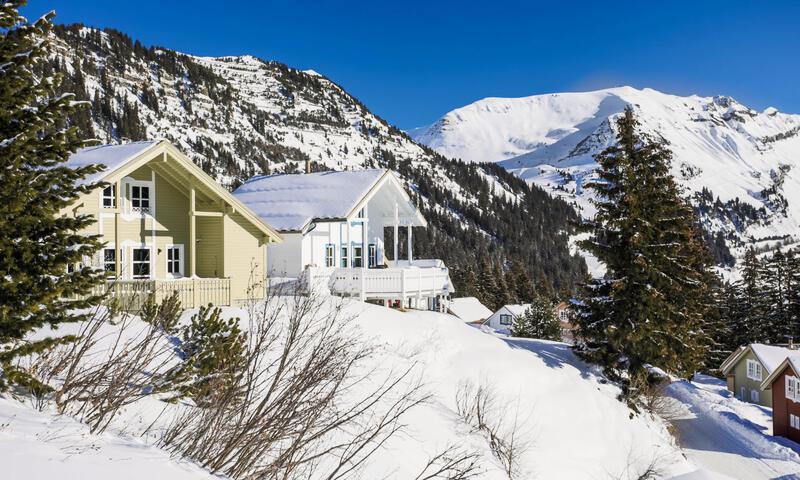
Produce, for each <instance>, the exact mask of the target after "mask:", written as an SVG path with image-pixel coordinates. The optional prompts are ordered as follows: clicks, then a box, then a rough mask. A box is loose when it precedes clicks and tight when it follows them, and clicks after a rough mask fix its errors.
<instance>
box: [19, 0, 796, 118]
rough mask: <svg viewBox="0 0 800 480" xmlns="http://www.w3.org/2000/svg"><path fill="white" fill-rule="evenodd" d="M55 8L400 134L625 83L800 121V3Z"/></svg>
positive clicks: (33, 8)
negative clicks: (312, 80) (310, 93)
mask: <svg viewBox="0 0 800 480" xmlns="http://www.w3.org/2000/svg"><path fill="white" fill-rule="evenodd" d="M101 4H102V7H100V6H99V5H101ZM612 6H613V8H612ZM50 9H55V10H56V12H57V13H58V16H57V21H59V22H61V23H74V22H82V23H85V24H87V25H90V26H97V27H113V28H116V29H118V30H121V31H123V32H126V33H127V34H129V35H130V36H131V37H133V38H136V39H139V40H140V41H142V42H143V43H144V44H146V45H161V46H165V47H169V48H173V49H175V50H179V51H183V52H187V53H192V54H197V55H242V54H251V55H255V56H258V57H261V58H264V59H270V60H278V61H281V62H284V63H286V64H288V65H290V66H293V67H297V68H301V69H309V68H310V69H314V70H316V71H318V72H320V73H322V74H324V75H326V76H328V77H329V78H331V79H332V80H334V81H336V82H337V83H339V84H340V85H342V86H343V87H344V88H345V89H346V90H348V91H349V92H350V93H352V94H353V95H355V96H356V97H358V98H359V99H360V100H361V101H362V102H364V103H365V104H366V105H367V106H368V107H369V108H370V109H371V110H372V111H374V112H375V113H377V114H379V115H381V116H382V117H384V118H385V119H387V120H388V121H390V122H391V123H394V124H396V125H398V126H399V127H401V128H412V127H415V126H420V125H424V124H427V123H431V122H432V121H434V120H435V119H436V118H438V117H439V116H441V115H442V114H444V113H446V112H447V111H449V110H451V109H453V108H456V107H459V106H462V105H466V104H468V103H470V102H473V101H475V100H478V99H480V98H483V97H487V96H504V97H505V96H508V97H516V96H526V95H535V94H539V93H550V92H559V91H580V90H590V89H597V88H604V87H611V86H619V85H633V86H635V87H652V88H656V89H659V90H662V91H665V92H669V93H675V94H682V95H683V94H691V93H697V94H701V95H715V94H725V95H730V96H733V97H734V98H736V99H737V100H739V101H741V102H742V103H745V104H747V105H749V106H751V107H753V108H756V109H759V110H760V109H763V108H765V107H767V106H775V107H776V108H778V109H779V110H782V111H787V112H792V113H800V86H799V85H800V83H798V80H800V54H799V53H798V52H800V27H798V25H800V2H797V1H777V0H776V1H770V2H756V1H752V2H745V1H742V2H739V1H735V0H729V1H724V2H723V1H697V0H695V1H691V2H683V1H666V2H625V1H612V2H602V1H596V0H595V1H587V2H580V1H575V2H559V1H547V2H535V1H529V2H512V1H505V0H492V1H489V2H485V3H477V2H476V3H470V2H467V1H463V2H450V1H441V2H436V1H434V0H429V1H413V2H412V1H407V2H381V1H375V0H373V1H370V2H343V1H329V2H322V1H320V2H307V1H302V0H296V1H262V2H252V4H251V2H241V1H227V2H226V1H222V2H219V1H216V2H210V1H204V0H195V1H192V2H190V1H183V0H168V1H164V0H162V1H151V0H136V1H122V0H111V1H107V2H99V1H97V0H94V1H83V0H30V5H29V6H28V7H26V9H25V10H23V13H25V14H26V15H28V16H29V17H31V18H33V17H36V16H38V15H40V14H42V13H44V12H45V11H48V10H50Z"/></svg>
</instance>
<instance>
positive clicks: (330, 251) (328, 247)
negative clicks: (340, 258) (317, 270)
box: [325, 243, 336, 267]
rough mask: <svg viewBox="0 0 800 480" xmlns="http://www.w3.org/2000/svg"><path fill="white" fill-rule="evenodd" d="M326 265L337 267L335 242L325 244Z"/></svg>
mask: <svg viewBox="0 0 800 480" xmlns="http://www.w3.org/2000/svg"><path fill="white" fill-rule="evenodd" d="M325 266H326V267H336V245H334V244H333V243H326V244H325Z"/></svg>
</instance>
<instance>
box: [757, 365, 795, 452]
mask: <svg viewBox="0 0 800 480" xmlns="http://www.w3.org/2000/svg"><path fill="white" fill-rule="evenodd" d="M761 388H762V389H763V390H764V392H771V393H772V394H771V398H772V434H773V435H778V436H780V437H786V438H788V439H790V440H794V441H795V442H798V443H800V352H798V351H797V350H792V351H791V353H790V354H789V355H788V356H787V357H786V358H784V360H783V361H782V362H781V363H780V364H779V365H778V366H777V367H775V369H774V370H773V371H772V373H771V374H769V375H768V376H767V378H765V379H764V381H763V382H762V383H761Z"/></svg>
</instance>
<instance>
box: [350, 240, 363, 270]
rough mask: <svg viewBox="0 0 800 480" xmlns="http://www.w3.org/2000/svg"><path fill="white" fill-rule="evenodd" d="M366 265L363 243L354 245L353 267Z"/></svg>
mask: <svg viewBox="0 0 800 480" xmlns="http://www.w3.org/2000/svg"><path fill="white" fill-rule="evenodd" d="M363 266H364V247H362V246H361V244H358V245H353V268H361V267H363Z"/></svg>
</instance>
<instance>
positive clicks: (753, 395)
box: [750, 390, 758, 403]
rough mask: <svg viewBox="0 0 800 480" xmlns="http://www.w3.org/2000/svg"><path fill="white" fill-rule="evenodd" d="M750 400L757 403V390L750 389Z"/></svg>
mask: <svg viewBox="0 0 800 480" xmlns="http://www.w3.org/2000/svg"><path fill="white" fill-rule="evenodd" d="M750 401H751V402H753V403H758V390H750Z"/></svg>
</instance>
